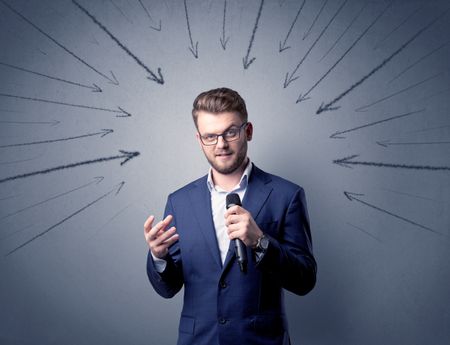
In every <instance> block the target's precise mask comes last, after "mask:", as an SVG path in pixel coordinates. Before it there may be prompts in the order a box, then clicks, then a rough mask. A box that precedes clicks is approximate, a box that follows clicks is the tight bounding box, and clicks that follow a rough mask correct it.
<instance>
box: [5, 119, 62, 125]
mask: <svg viewBox="0 0 450 345" xmlns="http://www.w3.org/2000/svg"><path fill="white" fill-rule="evenodd" d="M0 123H9V124H17V125H51V127H55V126H57V125H59V124H60V123H61V122H60V121H56V120H52V121H0Z"/></svg>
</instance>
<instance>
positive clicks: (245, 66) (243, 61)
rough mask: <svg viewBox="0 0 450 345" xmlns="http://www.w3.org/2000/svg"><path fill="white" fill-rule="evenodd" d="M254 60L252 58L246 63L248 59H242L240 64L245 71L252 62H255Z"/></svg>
mask: <svg viewBox="0 0 450 345" xmlns="http://www.w3.org/2000/svg"><path fill="white" fill-rule="evenodd" d="M255 60H256V58H255V57H254V58H252V59H251V60H250V61H248V57H247V56H246V57H245V58H243V59H242V63H243V65H244V69H247V68H248V67H249V66H250V65H251V64H252V63H253V61H255Z"/></svg>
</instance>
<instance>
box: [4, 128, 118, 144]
mask: <svg viewBox="0 0 450 345" xmlns="http://www.w3.org/2000/svg"><path fill="white" fill-rule="evenodd" d="M112 132H114V131H113V130H112V129H102V130H101V131H100V132H95V133H88V134H83V135H78V136H76V137H68V138H60V139H52V140H42V141H33V142H29V143H20V144H9V145H0V148H6V147H17V146H28V145H39V144H49V143H55V142H58V141H67V140H73V139H80V138H86V137H92V136H94V135H101V137H102V138H103V137H104V136H105V135H108V134H109V133H112Z"/></svg>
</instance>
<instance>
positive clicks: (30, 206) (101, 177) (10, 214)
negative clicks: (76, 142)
mask: <svg viewBox="0 0 450 345" xmlns="http://www.w3.org/2000/svg"><path fill="white" fill-rule="evenodd" d="M103 179H104V177H103V176H97V177H94V180H95V181H92V182H89V183H85V184H84V185H82V186H79V187H76V188H73V189H71V190H68V191H66V192H63V193H60V194H57V195H53V196H51V197H50V198H47V199H45V200H42V201H39V202H37V203H35V204H31V205H29V206H26V207H24V208H21V209H19V210H17V211H14V212H12V213H9V214H7V215H5V216H3V217H1V218H0V220H4V219H6V218H8V217H12V216H15V215H16V214H19V213H21V212H24V211H26V210H29V209H31V208H33V207H36V206H39V205H42V204H45V203H47V202H49V201H52V200H55V199H58V198H60V197H63V196H65V195H68V194H71V193H73V192H76V191H77V190H80V189H83V188H86V187H88V186H90V185H92V184H93V183H95V184H99V183H100V182H102V181H103Z"/></svg>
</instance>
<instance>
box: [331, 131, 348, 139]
mask: <svg viewBox="0 0 450 345" xmlns="http://www.w3.org/2000/svg"><path fill="white" fill-rule="evenodd" d="M339 134H342V133H341V132H335V133H333V134H331V135H330V139H345V137H341V136H339Z"/></svg>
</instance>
